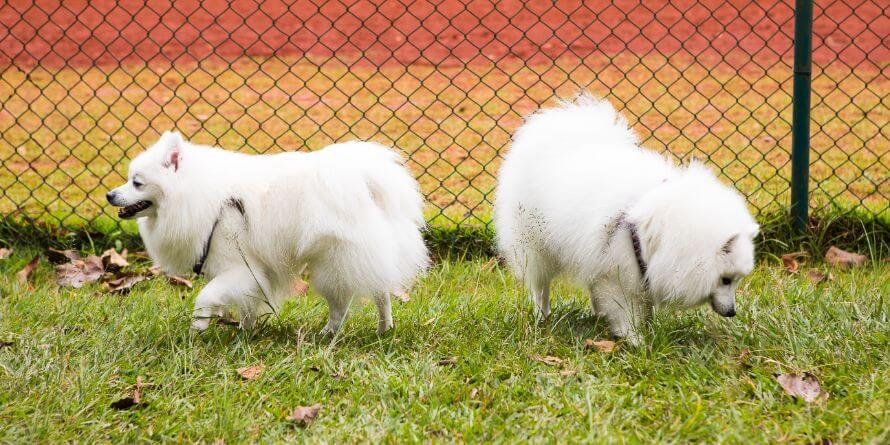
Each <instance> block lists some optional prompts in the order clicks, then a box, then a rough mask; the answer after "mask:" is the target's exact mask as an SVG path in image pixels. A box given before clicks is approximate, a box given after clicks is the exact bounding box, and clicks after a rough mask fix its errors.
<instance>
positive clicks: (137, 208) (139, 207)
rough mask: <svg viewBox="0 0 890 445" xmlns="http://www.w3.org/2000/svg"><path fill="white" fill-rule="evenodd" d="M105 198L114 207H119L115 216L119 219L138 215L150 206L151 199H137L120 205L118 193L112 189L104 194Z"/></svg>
mask: <svg viewBox="0 0 890 445" xmlns="http://www.w3.org/2000/svg"><path fill="white" fill-rule="evenodd" d="M105 199H107V200H108V203H109V204H111V205H113V206H115V207H120V209H119V210H118V211H117V216H118V217H120V218H121V219H130V218H133V217H135V216H136V215H138V214H139V212H142V211H144V210H146V209H148V208H149V207H151V206H152V203H151V201H139V202H137V203H136V204H131V205H128V206H121V205H120V204H118V194H117V192H116V191H114V190H112V191H110V192H108V193H107V194H105Z"/></svg>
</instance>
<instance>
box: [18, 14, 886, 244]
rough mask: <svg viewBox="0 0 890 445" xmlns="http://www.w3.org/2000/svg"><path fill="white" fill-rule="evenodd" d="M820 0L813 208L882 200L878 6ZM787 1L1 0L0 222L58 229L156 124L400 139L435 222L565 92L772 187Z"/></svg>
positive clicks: (735, 175)
mask: <svg viewBox="0 0 890 445" xmlns="http://www.w3.org/2000/svg"><path fill="white" fill-rule="evenodd" d="M887 8H888V6H887V4H886V2H884V1H881V0H861V1H860V0H838V1H835V2H831V3H828V2H819V4H817V5H816V7H815V21H814V41H813V42H814V43H813V47H814V78H813V110H812V134H813V137H812V166H811V176H812V178H811V185H810V188H811V191H812V193H813V199H812V201H811V206H817V207H818V206H824V205H827V204H830V203H836V204H838V205H840V206H841V207H843V208H846V209H853V208H861V209H865V211H868V212H872V213H875V214H886V213H887V212H888V211H890V204H888V198H890V182H888V166H890V134H888V133H890V128H888V121H890V115H888V102H890V95H888V92H890V82H888V69H890V68H888V66H890V49H888V45H890V43H888V42H890V19H888V14H887V12H888V11H887ZM793 22H794V11H793V3H792V2H788V1H767V0H751V1H730V0H705V1H686V0H683V1H672V2H668V1H665V0H654V1H649V0H647V1H642V0H621V1H613V2H583V1H519V0H508V1H499V2H481V1H469V0H463V1H458V0H440V1H434V2H430V1H411V2H409V1H405V2H402V1H365V0H357V1H337V0H335V1H320V0H319V1H305V0H294V1H287V0H268V1H253V0H234V1H232V2H199V1H175V2H169V1H147V2H139V1H122V2H117V1H112V0H97V1H89V2H87V1H67V0H66V1H64V2H61V1H49V0H45V1H36V2H30V1H28V2H26V1H16V0H12V1H7V2H3V4H2V5H0V23H2V25H0V26H2V28H0V102H2V111H0V133H2V140H0V160H2V166H0V188H2V195H0V215H18V216H22V217H25V218H27V219H29V220H43V221H53V222H58V223H60V224H61V225H62V226H64V227H74V226H78V225H82V224H88V223H93V222H96V220H97V219H103V218H111V217H112V215H113V214H114V212H113V211H112V209H110V208H109V207H108V206H107V205H106V204H105V202H104V193H105V192H106V191H107V190H108V189H109V188H111V187H113V186H116V185H117V184H119V183H120V182H122V181H123V180H124V177H125V174H126V166H127V160H128V159H130V158H132V157H133V156H135V154H137V153H138V152H139V151H141V150H142V149H143V148H144V147H146V146H147V145H149V144H151V143H152V142H154V141H155V140H156V138H157V137H158V136H159V134H160V133H161V132H162V131H164V130H168V129H174V128H175V129H178V130H179V131H181V132H182V133H183V134H184V135H185V136H186V137H187V138H189V139H190V140H192V141H193V142H196V143H203V144H211V145H218V146H222V147H224V148H227V149H232V150H241V151H247V152H260V153H266V152H277V151H292V150H314V149H318V148H321V147H323V146H325V145H326V144H329V143H332V142H336V141H343V140H349V139H369V140H375V141H378V142H382V143H384V144H390V145H394V146H396V147H398V148H399V149H401V150H403V151H404V152H405V153H406V154H407V155H408V159H409V166H410V168H411V169H412V171H413V172H414V173H415V174H416V176H417V178H418V180H419V181H420V183H421V187H422V189H423V191H424V193H425V194H426V196H427V198H428V201H429V202H430V205H429V210H428V217H429V218H430V219H431V220H432V221H433V223H434V224H457V225H462V224H464V225H466V224H475V225H478V224H486V223H487V222H488V221H489V219H490V209H491V199H492V191H493V188H494V185H495V175H496V173H497V169H498V165H499V163H500V155H501V154H502V153H503V152H504V151H505V150H506V149H507V148H508V146H509V140H510V135H511V133H512V132H513V131H514V130H515V129H516V128H517V127H518V126H519V125H520V123H521V122H522V116H524V115H526V114H528V113H530V112H532V111H534V110H536V109H538V108H539V107H541V106H544V105H550V104H553V103H554V102H555V99H556V98H558V97H571V96H573V95H574V94H577V93H578V92H580V91H583V90H589V91H591V92H593V93H594V94H596V95H599V96H603V97H606V98H608V99H609V100H610V101H612V102H613V103H614V104H615V105H616V106H617V107H618V108H620V109H622V110H623V111H624V113H626V114H627V115H628V118H629V121H631V122H633V123H634V126H635V128H636V130H637V131H638V133H639V134H640V136H641V139H642V140H643V141H644V145H646V146H647V147H650V148H653V149H656V150H661V151H664V152H669V153H671V154H673V155H674V156H676V157H677V158H678V159H688V158H690V157H698V158H706V159H707V160H708V162H709V164H710V165H712V166H713V167H714V168H715V169H717V170H719V172H720V173H721V175H722V176H723V177H724V178H725V179H726V180H727V181H728V182H732V183H734V184H735V185H736V187H737V188H739V189H740V190H741V191H742V192H743V193H744V194H745V195H746V196H747V197H748V199H749V202H750V204H751V206H752V208H753V209H754V210H755V211H757V212H766V211H769V210H771V209H776V210H778V209H784V208H787V206H788V201H789V179H790V178H789V176H790V174H789V173H790V163H789V162H790V156H789V153H790V144H791V123H790V122H791V90H792V88H791V87H792V76H793V73H792V53H793V51H792V50H793Z"/></svg>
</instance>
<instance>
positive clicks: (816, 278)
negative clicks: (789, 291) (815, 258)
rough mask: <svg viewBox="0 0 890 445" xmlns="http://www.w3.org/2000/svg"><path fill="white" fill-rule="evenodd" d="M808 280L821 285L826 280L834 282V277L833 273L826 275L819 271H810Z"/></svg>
mask: <svg viewBox="0 0 890 445" xmlns="http://www.w3.org/2000/svg"><path fill="white" fill-rule="evenodd" d="M807 278H809V280H810V281H811V282H813V284H819V283H821V282H823V281H825V280H826V279H828V280H833V279H834V276H833V275H832V274H831V272H829V273H828V274H827V275H826V274H825V272H822V271H821V270H819V269H810V270H809V272H807Z"/></svg>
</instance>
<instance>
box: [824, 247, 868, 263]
mask: <svg viewBox="0 0 890 445" xmlns="http://www.w3.org/2000/svg"><path fill="white" fill-rule="evenodd" d="M867 259H868V258H867V257H866V256H865V255H860V254H858V253H853V252H847V251H845V250H841V249H838V248H837V247H835V246H831V247H829V248H828V251H827V252H825V262H826V263H828V264H831V265H832V266H835V267H842V268H846V267H855V266H861V265H863V264H865V261H866V260H867Z"/></svg>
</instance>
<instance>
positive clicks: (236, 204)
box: [192, 197, 247, 275]
mask: <svg viewBox="0 0 890 445" xmlns="http://www.w3.org/2000/svg"><path fill="white" fill-rule="evenodd" d="M226 207H232V208H234V209H235V210H237V211H238V213H240V214H241V217H242V218H245V220H246V219H247V217H246V215H245V214H244V202H242V201H241V199H239V198H234V197H232V198H229V199H227V200H226V203H225V205H224V206H223V207H222V208H220V209H219V215H217V217H216V220H215V221H213V227H211V229H210V234H209V235H207V240H206V241H204V249H203V250H202V251H201V256H200V257H199V258H198V261H197V262H196V263H195V265H194V266H193V267H192V272H194V273H195V275H201V272H203V271H204V263H206V262H207V256H208V255H210V246H211V245H212V243H213V234H214V233H216V227H217V226H218V225H219V220H220V219H222V217H223V211H225V209H226Z"/></svg>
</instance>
